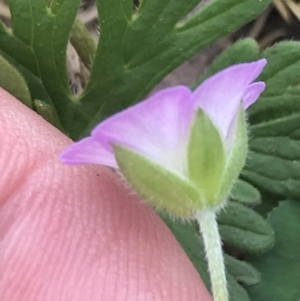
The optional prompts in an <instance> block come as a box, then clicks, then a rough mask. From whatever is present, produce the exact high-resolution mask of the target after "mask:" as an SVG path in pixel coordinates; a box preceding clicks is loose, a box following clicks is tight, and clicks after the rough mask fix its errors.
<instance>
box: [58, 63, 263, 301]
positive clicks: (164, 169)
mask: <svg viewBox="0 0 300 301" xmlns="http://www.w3.org/2000/svg"><path fill="white" fill-rule="evenodd" d="M265 65H266V60H265V59H261V60H259V61H256V62H253V63H244V64H239V65H235V66H232V67H229V68H227V69H225V70H223V71H221V72H219V73H217V74H216V75H214V76H212V77H210V78H208V79H207V80H205V81H204V82H203V83H202V84H201V85H200V86H199V87H198V88H197V89H196V90H195V91H194V92H192V91H191V90H190V89H189V88H187V87H184V86H176V87H173V88H169V89H165V90H162V91H160V92H158V93H156V94H155V95H153V96H151V97H149V98H148V99H146V100H144V101H142V102H140V103H138V104H136V105H134V106H132V107H130V108H128V109H126V110H124V111H122V112H120V113H117V114H115V115H114V116H112V117H110V118H108V119H107V120H105V121H103V122H102V123H100V124H99V125H98V126H97V127H96V128H95V129H94V130H93V131H92V134H91V136H90V137H88V138H84V139H82V140H80V141H79V142H77V143H75V144H73V145H72V146H71V147H69V148H68V149H67V150H66V151H65V152H64V153H63V154H62V155H61V160H62V161H63V162H65V163H67V164H84V163H96V164H101V165H107V166H110V167H114V168H118V169H120V171H121V173H122V174H123V175H124V177H125V178H126V180H127V181H128V183H130V184H131V186H132V188H133V189H134V190H135V191H136V192H138V193H139V194H140V196H142V197H143V198H144V199H145V200H146V201H148V202H149V203H150V204H152V205H154V206H156V207H158V208H163V209H165V210H166V211H168V212H169V213H171V214H173V215H176V216H180V217H183V218H194V219H196V220H197V221H198V223H199V225H200V231H201V234H202V236H203V241H204V246H205V251H206V258H207V261H208V269H209V273H210V279H211V285H212V292H213V297H214V300H215V301H228V290H227V283H226V273H225V265H224V257H223V253H222V243H221V238H220V234H219V231H218V224H217V221H216V214H217V211H218V210H219V209H220V208H222V206H224V205H225V204H226V198H227V196H228V195H229V193H230V190H231V188H232V185H233V184H234V182H235V181H236V179H237V178H238V176H239V174H240V172H241V170H242V168H243V166H244V164H245V160H246V156H247V151H248V137H247V123H246V117H245V110H246V109H247V108H248V107H249V106H250V105H251V104H253V103H254V102H255V101H256V100H257V99H258V97H259V95H260V94H261V93H262V91H263V90H264V88H265V84H264V83H263V82H256V83H253V81H254V80H255V79H256V78H257V77H258V76H259V74H260V73H261V72H262V70H263V68H264V66H265Z"/></svg>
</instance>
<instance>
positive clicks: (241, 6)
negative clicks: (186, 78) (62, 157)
mask: <svg viewBox="0 0 300 301" xmlns="http://www.w3.org/2000/svg"><path fill="white" fill-rule="evenodd" d="M96 2H97V7H98V12H99V21H100V42H99V44H98V47H97V51H96V54H95V60H94V64H93V66H92V70H91V77H90V81H89V83H88V86H87V87H86V90H85V91H84V93H83V94H82V96H81V97H80V99H74V98H73V97H72V95H71V92H70V90H69V86H68V77H67V71H66V47H67V43H68V40H69V36H70V32H71V29H72V25H73V23H74V20H75V18H76V13H77V10H78V8H79V5H80V0H57V1H51V2H50V3H51V7H47V6H46V2H45V1H40V0H10V1H9V6H10V9H11V13H12V31H11V30H9V29H8V28H6V27H5V26H4V25H3V24H2V23H1V24H0V54H2V55H3V56H4V57H5V58H6V59H7V60H8V61H9V62H10V63H11V64H13V65H14V66H15V67H16V68H17V69H18V70H19V72H20V73H21V74H22V75H23V76H24V78H25V79H26V81H27V83H28V87H29V89H30V92H31V95H32V98H33V99H39V100H41V101H43V102H45V103H48V104H49V105H50V106H53V107H54V108H53V112H54V114H55V115H56V118H55V119H56V120H57V121H56V126H57V127H59V128H60V129H61V130H63V131H64V132H66V133H67V134H68V135H69V136H70V137H72V138H75V139H77V138H78V137H81V136H82V135H84V134H87V133H88V131H89V130H90V129H91V128H92V127H93V126H94V125H95V124H96V123H98V122H99V121H100V120H102V119H103V118H105V117H107V116H109V115H111V114H113V113H115V112H117V111H120V110H122V109H124V108H126V107H128V106H129V105H131V104H133V103H134V102H137V101H139V100H141V99H142V98H143V97H145V96H146V95H147V93H148V92H149V91H151V89H152V88H153V87H154V86H155V85H156V84H157V83H158V82H159V81H160V80H161V79H163V78H164V77H165V76H166V75H167V74H168V73H169V72H170V71H172V70H173V69H175V68H176V67H178V66H179V65H180V64H182V63H183V62H184V61H186V60H187V59H189V58H191V57H192V56H193V55H194V54H196V53H197V52H198V51H199V50H200V49H202V48H204V47H206V46H208V45H209V44H211V43H212V42H214V41H216V40H217V39H218V38H220V37H222V36H224V35H226V34H227V33H230V32H232V31H234V30H236V29H238V28H239V27H241V26H242V25H243V24H245V23H247V22H249V21H250V20H252V19H253V18H255V17H256V16H257V15H258V14H259V13H260V12H261V11H263V9H264V8H265V7H266V6H267V5H268V3H269V0H260V1H253V0H240V1H238V2H237V1H236V0H215V1H212V2H211V3H210V4H209V5H207V6H205V7H204V8H203V9H202V10H200V11H199V12H198V13H197V14H195V15H194V16H193V17H191V18H190V19H188V20H187V21H182V20H183V19H184V17H185V16H186V15H187V14H188V13H189V12H190V11H191V10H192V9H193V8H194V7H195V6H196V5H197V4H198V3H199V2H200V0H188V1H179V0H169V1H160V0H151V1H146V0H144V1H142V2H141V4H140V7H139V9H138V11H137V12H136V13H134V12H133V1H132V0H116V1H111V0H97V1H96ZM77 25H78V24H77ZM79 27H80V26H77V27H76V26H75V27H73V29H72V36H71V38H72V39H73V42H74V39H75V42H76V43H75V42H74V43H75V44H76V45H77V46H76V45H75V46H76V47H77V48H78V49H79V50H80V51H79V52H80V55H81V57H82V58H83V60H84V62H85V64H86V65H87V66H89V65H90V59H91V61H92V60H93V55H94V45H92V43H90V42H91V39H90V38H89V37H87V38H86V41H88V42H89V47H87V48H88V52H90V55H87V54H86V53H84V47H83V46H82V39H81V37H82V35H81V36H80V32H81V33H82V32H86V31H85V29H84V28H83V27H82V26H81V27H80V30H79ZM76 28H77V29H76ZM76 30H78V31H80V32H78V34H79V38H78V35H76ZM87 48H86V49H87Z"/></svg>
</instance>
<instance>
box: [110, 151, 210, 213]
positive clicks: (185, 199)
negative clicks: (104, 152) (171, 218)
mask: <svg viewBox="0 0 300 301" xmlns="http://www.w3.org/2000/svg"><path fill="white" fill-rule="evenodd" d="M113 148H114V152H115V156H116V159H117V162H118V165H119V168H120V171H121V172H122V174H123V175H124V177H125V178H126V180H127V182H128V183H129V184H130V185H131V186H132V188H133V189H134V190H135V191H136V192H137V193H138V194H139V195H140V196H141V197H142V198H144V199H145V200H146V201H147V202H148V203H149V204H151V205H152V206H154V207H155V208H157V209H163V210H166V211H167V212H168V213H170V214H171V215H176V216H180V217H183V218H192V217H194V214H195V212H196V210H199V209H202V208H204V207H205V205H206V204H205V200H204V199H203V197H202V196H201V192H200V191H199V190H198V189H197V187H196V186H195V185H194V184H193V183H191V182H189V180H188V179H184V178H182V177H181V176H179V175H177V174H176V173H174V172H172V171H169V170H167V169H165V168H163V167H162V166H160V165H158V164H156V163H154V162H152V161H150V160H148V159H147V158H145V157H143V156H141V155H139V154H137V153H135V152H133V151H131V150H129V149H127V148H125V147H122V146H119V145H114V146H113Z"/></svg>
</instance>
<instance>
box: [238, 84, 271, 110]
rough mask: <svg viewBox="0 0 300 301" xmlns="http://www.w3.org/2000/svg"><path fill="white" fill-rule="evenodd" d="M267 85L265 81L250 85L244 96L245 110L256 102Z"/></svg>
mask: <svg viewBox="0 0 300 301" xmlns="http://www.w3.org/2000/svg"><path fill="white" fill-rule="evenodd" d="M265 87H266V84H265V83H264V82H257V83H254V84H251V85H250V86H248V88H247V89H246V91H245V93H244V96H243V103H244V108H245V110H246V109H247V108H249V107H250V106H251V105H252V104H253V103H255V102H256V100H257V99H258V97H259V96H260V94H261V93H262V92H263V91H264V90H265Z"/></svg>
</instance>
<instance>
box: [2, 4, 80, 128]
mask: <svg viewBox="0 0 300 301" xmlns="http://www.w3.org/2000/svg"><path fill="white" fill-rule="evenodd" d="M56 4H57V5H56ZM56 4H55V8H56V9H54V10H53V11H51V10H50V8H48V7H47V6H46V2H45V1H40V0H10V1H9V6H10V9H11V12H12V32H11V31H10V30H8V29H7V28H6V27H5V26H4V25H3V24H1V26H0V53H2V54H3V56H4V57H5V58H6V59H7V60H8V61H9V62H10V63H12V64H14V66H15V67H16V68H17V69H18V70H19V71H20V73H21V74H22V75H23V76H24V78H25V79H26V81H27V83H28V86H29V89H30V92H31V95H32V97H33V98H35V99H40V100H41V101H44V102H46V103H48V104H49V105H50V106H53V105H54V106H55V107H54V111H55V112H57V113H58V116H59V119H60V121H58V122H57V123H56V126H58V127H61V126H60V122H61V124H62V125H63V127H64V128H65V129H67V130H69V128H70V127H72V124H71V123H72V115H73V108H74V105H75V103H74V101H73V100H72V97H71V92H70V89H69V82H68V75H67V69H66V48H67V43H68V41H69V35H70V30H71V27H72V24H73V22H74V20H75V17H76V14H77V11H78V8H79V5H80V1H79V0H64V1H60V2H59V3H58V2H57V3H56ZM55 114H56V113H55ZM57 119H58V118H57Z"/></svg>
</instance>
